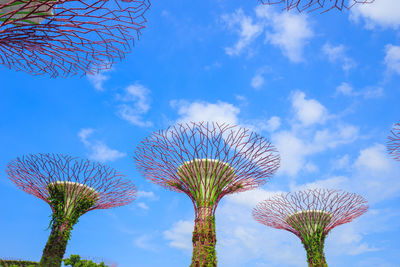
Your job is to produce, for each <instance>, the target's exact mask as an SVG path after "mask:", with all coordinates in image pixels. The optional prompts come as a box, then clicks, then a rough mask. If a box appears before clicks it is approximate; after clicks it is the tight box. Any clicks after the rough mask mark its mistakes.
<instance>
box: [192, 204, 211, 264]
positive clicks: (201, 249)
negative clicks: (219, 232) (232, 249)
mask: <svg viewBox="0 0 400 267" xmlns="http://www.w3.org/2000/svg"><path fill="white" fill-rule="evenodd" d="M192 242H193V255H192V263H191V264H190V267H216V266H217V253H216V251H215V244H216V243H217V239H216V232H215V217H214V215H213V214H211V208H209V207H202V208H199V212H198V216H197V218H196V220H195V226H194V231H193V238H192Z"/></svg>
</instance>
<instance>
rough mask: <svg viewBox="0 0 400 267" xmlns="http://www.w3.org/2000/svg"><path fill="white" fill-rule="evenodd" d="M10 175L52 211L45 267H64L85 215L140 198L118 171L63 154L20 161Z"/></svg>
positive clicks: (9, 170)
mask: <svg viewBox="0 0 400 267" xmlns="http://www.w3.org/2000/svg"><path fill="white" fill-rule="evenodd" d="M6 172H7V174H8V176H9V178H10V179H11V181H13V182H14V183H15V184H16V185H17V187H18V188H19V189H21V190H23V191H25V192H27V193H29V194H31V195H34V196H36V197H38V198H40V199H42V200H44V201H45V202H47V203H48V204H49V205H50V207H51V209H52V212H53V213H52V220H51V222H50V226H49V227H51V233H50V236H49V238H48V241H47V244H46V246H45V248H44V250H43V255H42V258H41V260H40V266H42V267H56V266H57V267H58V266H61V261H62V258H63V256H64V253H65V249H66V247H67V243H68V240H69V239H70V236H71V231H72V228H73V226H74V225H75V224H76V223H77V222H78V219H79V217H80V216H81V215H82V214H84V213H86V212H88V211H90V210H94V209H108V208H112V207H118V206H123V205H126V204H129V203H131V202H132V201H133V200H134V199H135V196H136V188H135V186H134V185H133V184H132V182H131V181H129V180H126V179H123V177H124V176H123V175H121V174H119V173H118V172H117V171H116V170H114V169H112V168H110V167H107V166H105V165H102V164H100V163H97V162H91V161H89V160H84V159H79V158H75V157H70V156H65V155H61V154H37V155H27V156H23V157H21V158H16V159H14V160H13V161H11V162H10V163H9V164H8V166H7V170H6Z"/></svg>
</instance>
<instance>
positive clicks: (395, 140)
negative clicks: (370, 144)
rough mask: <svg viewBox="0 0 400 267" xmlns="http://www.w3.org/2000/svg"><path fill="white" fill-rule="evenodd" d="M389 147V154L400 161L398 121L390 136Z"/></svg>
mask: <svg viewBox="0 0 400 267" xmlns="http://www.w3.org/2000/svg"><path fill="white" fill-rule="evenodd" d="M387 149H388V151H389V154H390V155H391V156H392V157H393V158H394V159H395V160H398V161H400V123H396V124H395V125H394V126H393V128H392V131H391V135H390V136H389V137H388V141H387Z"/></svg>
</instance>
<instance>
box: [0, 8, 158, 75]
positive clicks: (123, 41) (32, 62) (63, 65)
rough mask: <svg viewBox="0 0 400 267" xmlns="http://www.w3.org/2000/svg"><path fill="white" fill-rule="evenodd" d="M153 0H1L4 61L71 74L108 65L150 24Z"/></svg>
mask: <svg viewBox="0 0 400 267" xmlns="http://www.w3.org/2000/svg"><path fill="white" fill-rule="evenodd" d="M149 6H150V3H149V2H148V0H131V1H129V0H128V1H124V0H121V1H120V0H88V1H84V0H0V65H4V66H5V67H7V68H9V69H14V70H21V71H25V72H28V73H32V74H35V75H38V74H46V73H47V74H48V75H50V76H51V77H57V76H61V77H66V76H69V75H76V74H81V75H84V74H94V73H97V72H98V71H100V70H104V69H109V68H110V67H111V66H112V64H113V63H114V62H115V61H116V60H120V59H122V58H124V55H125V53H127V52H129V51H130V50H131V47H132V46H133V44H134V39H135V38H139V36H140V30H141V29H143V28H144V27H145V26H144V24H145V22H146V19H145V18H144V13H145V12H146V10H147V9H148V8H149Z"/></svg>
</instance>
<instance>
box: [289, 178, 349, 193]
mask: <svg viewBox="0 0 400 267" xmlns="http://www.w3.org/2000/svg"><path fill="white" fill-rule="evenodd" d="M348 182H349V179H348V178H347V177H344V176H334V177H330V178H327V179H323V180H316V181H314V182H310V183H305V184H300V185H297V184H296V183H294V182H292V183H291V184H290V191H291V192H295V191H300V190H307V189H317V188H326V189H333V188H343V187H348V186H347V184H348Z"/></svg>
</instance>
